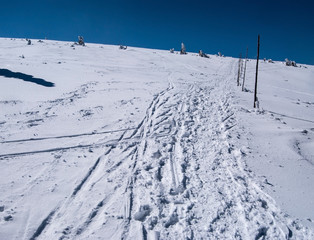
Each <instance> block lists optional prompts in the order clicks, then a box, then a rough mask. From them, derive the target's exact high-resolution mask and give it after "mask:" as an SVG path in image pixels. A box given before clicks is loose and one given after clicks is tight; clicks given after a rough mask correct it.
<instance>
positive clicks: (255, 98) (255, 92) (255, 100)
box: [254, 34, 260, 108]
mask: <svg viewBox="0 0 314 240" xmlns="http://www.w3.org/2000/svg"><path fill="white" fill-rule="evenodd" d="M259 40H260V36H259V34H258V39H257V59H256V74H255V91H254V108H256V102H257V74H258V60H259Z"/></svg>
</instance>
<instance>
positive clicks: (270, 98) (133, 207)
mask: <svg viewBox="0 0 314 240" xmlns="http://www.w3.org/2000/svg"><path fill="white" fill-rule="evenodd" d="M32 43H33V44H32V45H30V46H28V45H27V42H26V41H25V40H22V39H0V49H1V52H0V75H2V76H0V165H1V174H0V239H202V238H203V239H263V238H265V239H288V238H291V239H313V238H314V235H313V229H314V223H313V221H314V202H313V199H314V190H313V188H312V186H311V183H313V181H314V174H313V173H314V146H313V145H314V142H313V141H314V140H313V139H314V111H313V110H314V87H313V86H314V85H313V80H314V79H313V76H314V67H313V66H306V68H305V67H304V66H303V67H301V68H293V67H286V66H284V65H283V64H282V63H280V62H275V63H264V62H261V64H260V73H259V77H260V78H259V100H260V109H259V110H253V108H252V105H253V102H252V99H253V94H252V91H253V84H254V73H255V72H254V69H255V61H253V60H251V61H249V62H248V68H247V79H246V82H247V86H246V88H247V89H248V91H247V92H241V88H240V87H237V86H236V76H237V70H238V69H237V66H238V60H237V59H233V58H228V57H227V58H221V57H217V56H210V58H209V59H206V58H200V57H198V56H197V55H196V54H193V53H189V54H187V55H180V54H171V53H169V52H168V51H161V50H149V49H139V48H128V49H127V50H120V49H119V48H118V47H117V46H107V45H98V44H87V46H86V47H82V46H77V45H74V46H72V43H69V42H57V41H48V40H44V41H43V42H38V41H36V40H33V41H32ZM4 75H6V76H4ZM9 76H10V77H9ZM32 76H33V77H32ZM35 82H37V83H35Z"/></svg>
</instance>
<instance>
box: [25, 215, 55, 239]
mask: <svg viewBox="0 0 314 240" xmlns="http://www.w3.org/2000/svg"><path fill="white" fill-rule="evenodd" d="M55 212H56V210H53V211H51V212H50V213H49V215H48V216H47V217H46V218H45V219H44V220H43V221H42V222H41V224H40V225H39V227H38V228H37V230H36V232H35V233H34V234H33V236H32V237H31V238H30V240H35V239H36V238H37V237H38V236H39V235H40V234H41V233H42V231H44V229H45V228H46V226H47V225H48V224H49V222H50V220H51V218H52V217H53V215H54V214H55Z"/></svg>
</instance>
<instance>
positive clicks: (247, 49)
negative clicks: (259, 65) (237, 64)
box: [242, 47, 249, 92]
mask: <svg viewBox="0 0 314 240" xmlns="http://www.w3.org/2000/svg"><path fill="white" fill-rule="evenodd" d="M248 51H249V48H248V47H246V55H245V64H244V73H243V83H242V92H243V91H244V82H245V72H246V62H247V54H248Z"/></svg>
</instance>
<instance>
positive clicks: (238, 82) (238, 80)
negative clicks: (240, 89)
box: [237, 53, 242, 86]
mask: <svg viewBox="0 0 314 240" xmlns="http://www.w3.org/2000/svg"><path fill="white" fill-rule="evenodd" d="M241 58H242V53H240V57H239V69H238V79H237V86H240V74H241V72H240V69H241Z"/></svg>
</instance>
